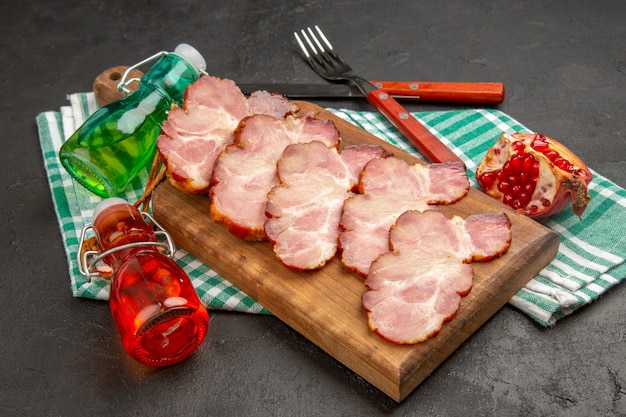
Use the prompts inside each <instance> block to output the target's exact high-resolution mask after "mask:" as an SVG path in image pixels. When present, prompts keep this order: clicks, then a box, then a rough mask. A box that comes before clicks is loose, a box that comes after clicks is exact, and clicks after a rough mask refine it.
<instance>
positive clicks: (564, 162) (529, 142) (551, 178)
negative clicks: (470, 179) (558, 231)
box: [476, 133, 592, 219]
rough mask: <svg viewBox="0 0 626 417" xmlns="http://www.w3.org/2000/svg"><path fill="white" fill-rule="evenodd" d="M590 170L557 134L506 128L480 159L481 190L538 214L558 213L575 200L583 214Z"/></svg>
mask: <svg viewBox="0 0 626 417" xmlns="http://www.w3.org/2000/svg"><path fill="white" fill-rule="evenodd" d="M591 177H592V175H591V171H590V170H589V168H587V166H586V165H585V164H584V163H583V161H582V160H581V159H580V158H578V157H577V156H576V155H575V154H574V153H573V152H572V151H570V150H569V149H567V148H566V147H565V146H564V145H563V144H561V143H559V142H558V141H556V140H555V139H552V138H549V137H547V136H544V135H541V134H536V133H531V134H527V133H513V134H508V133H504V134H502V135H500V139H498V141H497V142H496V143H495V144H494V145H493V146H492V147H491V148H490V149H489V151H487V155H486V156H485V158H484V159H483V161H482V162H481V163H480V165H478V169H477V170H476V179H477V180H478V184H479V185H480V187H481V188H482V190H483V191H484V192H485V193H486V194H488V195H490V196H492V197H494V198H495V199H497V200H500V201H502V202H503V203H504V204H506V205H507V206H510V207H512V208H513V209H515V210H517V211H519V212H521V213H523V214H525V215H527V216H529V217H531V218H534V219H540V218H545V217H548V216H551V215H553V214H556V213H558V212H560V211H562V210H564V209H565V208H567V207H568V205H569V203H570V202H571V203H572V210H573V211H574V213H575V214H576V215H577V216H578V217H579V218H580V217H581V215H582V214H583V212H584V211H585V208H587V204H588V203H589V200H590V196H589V192H588V191H587V186H588V184H589V182H590V181H591Z"/></svg>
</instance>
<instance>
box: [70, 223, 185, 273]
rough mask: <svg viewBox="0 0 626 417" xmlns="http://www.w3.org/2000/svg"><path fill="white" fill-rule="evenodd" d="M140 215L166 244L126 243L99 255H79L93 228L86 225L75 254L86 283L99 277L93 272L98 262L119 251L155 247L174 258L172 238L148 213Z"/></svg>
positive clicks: (92, 252)
mask: <svg viewBox="0 0 626 417" xmlns="http://www.w3.org/2000/svg"><path fill="white" fill-rule="evenodd" d="M141 215H142V216H143V217H144V218H147V219H148V220H150V221H151V222H152V223H153V224H154V227H155V228H156V229H157V230H155V231H154V234H155V235H156V236H157V238H158V237H163V238H165V240H166V242H162V241H157V242H133V243H127V244H125V245H120V246H116V247H114V248H112V249H109V250H107V251H104V252H102V253H99V252H98V251H95V250H88V251H85V252H84V253H82V255H81V249H82V247H83V243H84V242H85V237H86V235H87V232H88V231H89V230H92V229H93V228H94V227H93V224H88V225H86V226H85V227H83V230H82V232H81V234H80V243H79V246H78V252H77V254H76V260H77V261H78V269H79V271H80V273H81V274H82V275H84V276H86V277H87V282H91V278H92V277H99V276H100V272H98V271H97V270H96V271H95V272H94V271H93V269H94V267H95V266H96V264H97V263H98V262H100V261H101V260H102V259H104V258H106V257H107V256H109V255H111V254H113V253H115V252H117V251H120V250H125V249H130V248H136V247H141V246H157V247H160V248H164V249H167V251H168V252H167V253H165V255H166V256H168V257H170V258H171V257H173V256H174V253H175V252H176V249H175V247H174V241H173V240H172V237H171V236H170V234H169V233H167V232H166V231H165V229H163V227H161V225H160V224H159V223H157V221H156V220H154V218H153V217H152V216H150V215H149V214H148V213H146V212H143V211H142V212H141ZM146 223H147V222H146ZM90 261H91V262H90Z"/></svg>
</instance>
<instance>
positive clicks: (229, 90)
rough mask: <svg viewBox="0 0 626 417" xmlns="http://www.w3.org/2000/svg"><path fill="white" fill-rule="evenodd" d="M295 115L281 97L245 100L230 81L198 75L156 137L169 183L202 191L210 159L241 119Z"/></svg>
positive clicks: (263, 94)
mask: <svg viewBox="0 0 626 417" xmlns="http://www.w3.org/2000/svg"><path fill="white" fill-rule="evenodd" d="M297 111H298V107H297V106H296V105H295V104H293V103H291V102H290V101H289V100H287V99H286V98H284V97H283V96H281V95H278V94H270V93H268V92H265V91H258V92H255V93H252V95H251V96H250V97H249V98H246V97H245V96H244V95H243V93H242V92H241V90H240V89H239V87H237V85H236V84H235V83H234V82H233V81H232V80H229V79H220V78H217V77H211V76H203V77H200V79H198V80H197V81H196V82H194V83H193V84H191V85H190V86H189V87H188V88H187V90H186V91H185V99H184V101H183V105H182V107H174V108H172V109H171V110H170V112H169V114H168V117H167V119H166V120H165V121H164V122H163V124H162V126H161V135H160V136H159V137H158V138H157V148H158V151H159V155H160V156H161V159H162V160H163V162H164V163H165V165H166V167H167V174H168V179H169V181H170V183H171V184H172V185H173V186H174V187H176V188H178V189H180V190H182V191H185V192H189V193H204V192H206V191H207V189H208V188H209V186H210V181H211V175H212V172H213V167H214V165H215V160H216V159H217V156H218V155H219V154H220V152H221V151H222V150H223V149H224V148H225V147H226V146H227V145H228V144H230V143H232V142H233V140H234V131H235V129H236V128H237V126H238V125H239V122H240V121H241V120H242V119H243V118H245V117H248V116H250V115H252V114H257V113H261V114H269V115H272V116H274V117H280V118H282V117H284V116H285V115H286V114H290V113H295V112H297Z"/></svg>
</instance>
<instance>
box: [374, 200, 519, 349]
mask: <svg viewBox="0 0 626 417" xmlns="http://www.w3.org/2000/svg"><path fill="white" fill-rule="evenodd" d="M389 240H390V246H391V250H392V251H391V252H387V253H385V254H382V255H381V256H380V257H378V258H377V259H376V260H375V261H374V262H373V263H372V265H371V268H370V272H369V275H368V276H367V279H366V280H365V285H366V286H367V287H368V291H366V292H365V293H364V294H363V296H362V303H363V307H364V309H365V311H366V312H367V315H368V320H369V327H370V329H371V330H373V331H374V332H376V333H377V334H378V335H379V336H380V337H382V338H383V339H385V340H388V341H391V342H394V343H398V344H413V343H418V342H422V341H424V340H427V339H428V338H430V337H432V336H434V335H435V334H437V333H438V332H439V331H440V329H441V327H442V325H443V323H444V322H446V321H448V320H450V319H451V318H452V317H453V316H454V315H455V314H456V311H457V310H458V308H459V305H460V302H461V298H462V297H463V296H465V295H467V294H468V293H469V292H470V290H471V288H472V280H473V276H474V271H473V267H472V265H471V264H469V262H471V261H488V260H491V259H493V258H494V257H497V256H500V255H501V254H503V253H505V252H506V251H507V250H508V248H509V245H510V243H511V223H510V221H509V219H508V217H507V216H506V215H505V214H503V213H499V214H481V215H474V216H470V217H468V218H467V219H465V220H464V219H462V218H460V217H458V216H453V217H452V218H451V219H448V218H447V217H446V216H445V215H444V214H442V213H440V212H438V211H436V210H427V211H424V212H419V211H407V212H405V213H403V214H402V215H401V216H400V217H398V220H397V222H396V224H395V225H394V226H393V227H392V228H391V232H390V235H389Z"/></svg>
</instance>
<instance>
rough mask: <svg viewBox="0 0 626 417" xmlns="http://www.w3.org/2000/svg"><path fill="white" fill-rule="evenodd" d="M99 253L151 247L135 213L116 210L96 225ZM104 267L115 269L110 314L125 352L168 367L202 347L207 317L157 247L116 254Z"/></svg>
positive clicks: (107, 212)
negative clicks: (129, 245) (132, 244)
mask: <svg viewBox="0 0 626 417" xmlns="http://www.w3.org/2000/svg"><path fill="white" fill-rule="evenodd" d="M94 227H95V229H96V230H97V232H98V239H99V245H100V247H101V249H102V250H107V249H110V248H112V247H115V246H119V245H123V244H126V243H130V242H145V241H155V240H156V237H155V235H154V233H153V232H152V230H151V229H150V228H149V227H148V226H147V225H146V223H145V222H144V220H143V218H142V216H141V214H140V213H139V211H138V210H137V209H136V208H135V207H133V206H131V205H114V206H111V207H109V208H107V209H105V210H104V211H102V212H101V213H100V214H99V215H98V217H97V218H96V220H95V221H94ZM106 262H107V263H108V264H109V265H110V266H111V267H112V268H113V271H114V272H113V278H112V281H111V296H110V300H109V304H110V307H111V313H112V314H113V318H114V319H115V323H116V324H117V328H118V331H119V332H120V335H121V336H122V342H123V344H124V348H125V349H126V351H127V352H128V354H129V355H130V356H131V357H133V358H134V359H136V360H137V361H139V362H141V363H143V364H145V365H148V366H166V365H172V364H174V363H177V362H180V361H181V360H183V359H185V358H187V357H188V356H189V355H191V354H192V353H193V352H194V351H195V350H196V349H197V348H198V346H200V344H201V343H202V341H203V340H204V336H205V335H206V331H207V328H208V325H209V316H208V313H207V311H206V309H205V308H204V306H203V305H202V304H201V303H200V300H199V298H198V295H197V294H196V292H195V289H194V288H193V286H192V285H191V282H190V281H189V277H188V276H187V274H186V273H185V272H184V271H183V269H182V268H181V267H180V266H179V265H178V264H177V263H176V262H175V261H174V260H172V259H171V258H169V257H167V256H165V255H163V254H162V253H160V252H159V251H158V250H157V249H156V247H153V246H141V247H138V248H131V249H126V250H121V251H118V252H116V253H114V254H112V255H110V256H109V257H107V259H106Z"/></svg>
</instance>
